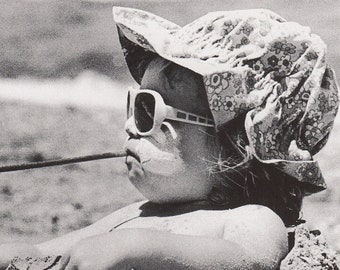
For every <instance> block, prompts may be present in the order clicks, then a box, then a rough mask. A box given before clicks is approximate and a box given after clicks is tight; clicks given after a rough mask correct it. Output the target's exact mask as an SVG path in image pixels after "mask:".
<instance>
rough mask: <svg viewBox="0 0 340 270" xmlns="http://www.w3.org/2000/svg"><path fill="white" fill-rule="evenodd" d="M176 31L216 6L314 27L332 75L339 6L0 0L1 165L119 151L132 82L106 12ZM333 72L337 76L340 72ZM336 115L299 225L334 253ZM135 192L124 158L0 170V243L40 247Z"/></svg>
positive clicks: (338, 61) (339, 221) (339, 201)
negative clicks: (153, 18)
mask: <svg viewBox="0 0 340 270" xmlns="http://www.w3.org/2000/svg"><path fill="white" fill-rule="evenodd" d="M113 5H116V6H127V7H134V8H140V9H144V10H147V11H150V12H153V13H155V14H157V15H160V16H162V17H165V18H167V19H169V20H171V21H173V22H176V23H177V24H179V25H184V24H186V23H188V22H190V21H192V20H193V19H195V18H197V17H199V16H202V15H204V14H205V13H207V12H209V11H215V10H234V9H249V8H268V9H271V10H273V11H274V12H277V13H278V14H280V15H281V16H283V17H284V18H286V19H287V20H292V21H296V22H298V23H300V24H302V25H307V26H310V27H311V29H312V31H313V32H314V33H316V34H318V35H320V36H321V37H322V39H323V40H324V41H325V43H326V44H327V45H328V61H329V63H330V64H331V65H332V66H333V67H334V69H335V72H336V73H337V74H340V48H339V46H338V44H340V36H339V34H338V29H339V26H340V21H339V20H340V19H339V14H340V2H339V1H299V2H297V1H288V0H287V1H260V0H256V1H244V0H238V1H230V0H229V1H227V0H226V1H222V0H217V1H203V0H201V1H189V0H188V1H185V0H184V1H176V0H167V1H165V0H164V1H163V0H149V1H148V0H137V1H131V0H122V1H85V0H84V1H80V0H79V1H66V0H65V1H62V0H55V1H50V0H34V1H33V0H31V1H29V0H1V1H0V18H1V19H0V40H1V45H0V127H1V129H0V164H1V165H5V164H13V163H19V162H27V161H42V160H46V159H51V158H61V157H71V156H78V155H84V154H94V153H101V152H106V151H116V150H121V147H122V144H123V142H124V139H125V135H124V129H123V127H124V120H125V108H124V106H125V105H124V103H125V95H126V91H125V88H126V87H127V86H128V85H132V84H134V82H133V80H132V78H131V76H130V75H129V72H128V70H127V67H126V65H125V62H124V59H123V55H122V52H121V50H120V46H119V44H118V39H117V33H116V27H115V25H114V22H113V19H112V14H111V10H112V6H113ZM339 76H340V75H339ZM339 136H340V120H339V118H338V120H337V122H336V125H335V127H334V130H333V133H332V135H331V137H330V140H329V142H328V145H327V146H326V147H325V148H324V149H323V150H322V151H321V153H320V154H318V156H317V157H316V159H317V160H318V161H319V163H320V166H321V168H322V170H323V173H324V177H325V179H326V181H327V183H328V187H329V188H328V189H327V191H324V192H321V193H319V194H317V195H313V196H310V197H308V198H307V199H306V200H305V202H304V207H303V212H304V218H305V219H307V221H308V222H309V224H310V227H311V228H313V229H314V228H317V229H320V230H321V231H322V232H323V234H325V235H326V237H327V239H328V240H329V242H330V243H331V245H332V246H333V247H335V248H336V249H337V250H338V251H340V186H339V184H338V178H339V175H340V165H339V161H338V159H339V156H340V143H339V142H338V141H337V138H338V137H339ZM140 199H142V196H141V195H140V194H139V193H138V192H137V191H136V190H135V189H134V188H133V187H132V186H131V185H130V183H129V182H128V179H127V177H126V170H125V165H124V160H123V159H115V160H102V161H95V162H88V163H82V164H74V165H67V166H63V167H53V168H44V169H36V170H28V171H21V172H11V173H1V174H0V242H1V243H3V242H7V241H31V242H38V241H42V240H47V239H50V238H53V237H56V236H58V235H62V234H64V233H66V232H69V231H71V230H75V229H79V228H81V227H83V226H86V225H89V224H91V223H93V222H94V221H96V220H98V219H99V218H101V217H103V216H105V215H107V214H109V213H111V212H112V211H114V210H116V209H118V208H120V207H122V206H124V205H127V204H129V203H131V202H134V201H137V200H140Z"/></svg>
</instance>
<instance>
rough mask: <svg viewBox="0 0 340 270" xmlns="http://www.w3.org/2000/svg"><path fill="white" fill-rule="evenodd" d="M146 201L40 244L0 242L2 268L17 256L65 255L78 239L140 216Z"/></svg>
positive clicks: (106, 230) (107, 230)
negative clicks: (141, 208) (140, 208)
mask: <svg viewBox="0 0 340 270" xmlns="http://www.w3.org/2000/svg"><path fill="white" fill-rule="evenodd" d="M143 203H144V202H137V203H134V204H131V205H129V206H126V207H124V208H121V209H119V210H117V211H116V212H114V213H112V214H111V215H108V216H106V217H105V218H103V219H101V220H99V221H97V222H96V223H94V224H92V225H90V226H88V227H85V228H83V229H80V230H77V231H73V232H70V233H68V234H65V235H63V236H60V237H57V238H54V239H52V240H49V241H46V242H43V243H40V244H36V245H33V244H28V243H8V244H0V270H3V269H6V268H7V266H8V265H9V264H10V262H11V260H12V259H13V258H14V257H15V256H18V257H22V258H25V257H27V256H29V257H44V256H58V255H65V256H67V255H66V254H67V253H68V251H69V249H70V248H71V247H72V246H74V245H75V244H76V243H77V242H78V241H80V240H83V239H86V238H88V237H92V236H95V235H99V234H103V233H106V232H109V230H110V229H111V228H112V227H113V226H115V224H117V223H119V222H121V220H126V219H128V218H129V217H131V216H132V217H134V216H138V215H139V214H140V211H141V210H139V207H140V206H141V205H142V204H143Z"/></svg>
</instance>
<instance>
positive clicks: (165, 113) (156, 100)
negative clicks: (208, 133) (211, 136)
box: [127, 88, 214, 136]
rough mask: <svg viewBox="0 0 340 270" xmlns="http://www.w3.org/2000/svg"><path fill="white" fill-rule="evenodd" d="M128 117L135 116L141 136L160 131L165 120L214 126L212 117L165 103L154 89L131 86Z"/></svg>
mask: <svg viewBox="0 0 340 270" xmlns="http://www.w3.org/2000/svg"><path fill="white" fill-rule="evenodd" d="M127 117H128V119H130V118H131V117H133V118H134V119H133V120H134V121H133V122H134V125H135V127H136V130H137V133H138V135H140V136H150V135H151V134H154V133H155V132H157V131H159V130H160V128H161V126H162V124H163V122H164V120H165V119H168V120H173V121H178V122H183V123H188V124H193V125H199V126H205V127H214V121H213V120H212V119H209V118H206V117H203V116H199V115H196V114H193V113H188V112H185V111H182V110H178V109H175V108H173V107H171V106H169V105H166V104H165V103H164V100H163V98H162V96H161V95H160V94H159V93H158V92H156V91H153V90H149V89H140V90H137V89H135V88H130V89H129V92H128V97H127Z"/></svg>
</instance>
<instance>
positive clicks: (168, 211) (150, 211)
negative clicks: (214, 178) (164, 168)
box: [141, 200, 216, 216]
mask: <svg viewBox="0 0 340 270" xmlns="http://www.w3.org/2000/svg"><path fill="white" fill-rule="evenodd" d="M212 209H216V207H214V206H213V205H212V204H211V203H210V202H209V201H204V200H202V201H192V202H181V203H163V204H156V203H152V202H146V203H145V204H143V205H142V206H141V210H142V213H141V216H175V215H181V214H184V213H188V212H193V211H197V210H212Z"/></svg>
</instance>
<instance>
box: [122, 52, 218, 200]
mask: <svg viewBox="0 0 340 270" xmlns="http://www.w3.org/2000/svg"><path fill="white" fill-rule="evenodd" d="M140 88H141V89H150V90H154V91H156V92H158V93H159V94H160V95H161V96H162V97H163V99H164V102H165V104H167V105H170V106H172V107H174V108H177V109H181V110H184V111H187V112H191V113H195V114H198V115H201V116H208V117H211V116H210V111H209V108H208V103H207V100H206V97H205V92H204V91H205V90H204V86H203V83H202V79H201V78H200V77H199V76H198V75H196V74H194V73H192V72H190V71H188V70H186V69H184V68H180V67H178V66H176V65H170V66H168V64H167V62H165V60H163V59H161V58H157V59H155V60H154V61H152V62H151V64H150V65H149V66H148V68H147V70H146V72H145V74H144V77H143V80H142V83H141V87H140ZM131 120H132V118H130V119H129V120H128V121H127V123H126V131H127V133H128V135H129V138H128V141H127V142H126V144H125V148H126V150H127V152H128V156H127V159H126V164H127V167H128V171H129V179H130V181H131V182H132V184H134V185H135V186H136V188H137V189H138V190H139V191H140V192H141V193H142V194H143V195H144V196H145V197H146V198H148V199H149V200H150V201H153V202H159V203H161V202H177V201H192V200H202V199H205V198H206V196H207V194H208V193H209V192H210V191H211V188H212V185H213V184H214V183H213V181H212V180H211V179H209V173H208V169H209V167H210V166H212V163H211V162H216V159H217V157H218V152H219V145H218V143H217V142H216V139H215V133H214V129H213V128H208V127H203V126H198V125H192V124H187V123H180V122H176V121H171V120H165V121H167V122H168V123H169V124H170V127H169V125H168V126H166V125H162V128H161V130H159V131H158V132H157V133H155V134H154V135H152V136H148V137H143V136H142V137H141V136H139V135H137V134H136V132H135V130H134V129H135V128H134V125H132V124H131V123H132V121H131ZM171 127H172V128H173V129H174V131H175V133H176V134H177V137H176V136H174V135H173V134H171V132H170V131H169V130H170V129H171Z"/></svg>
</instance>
